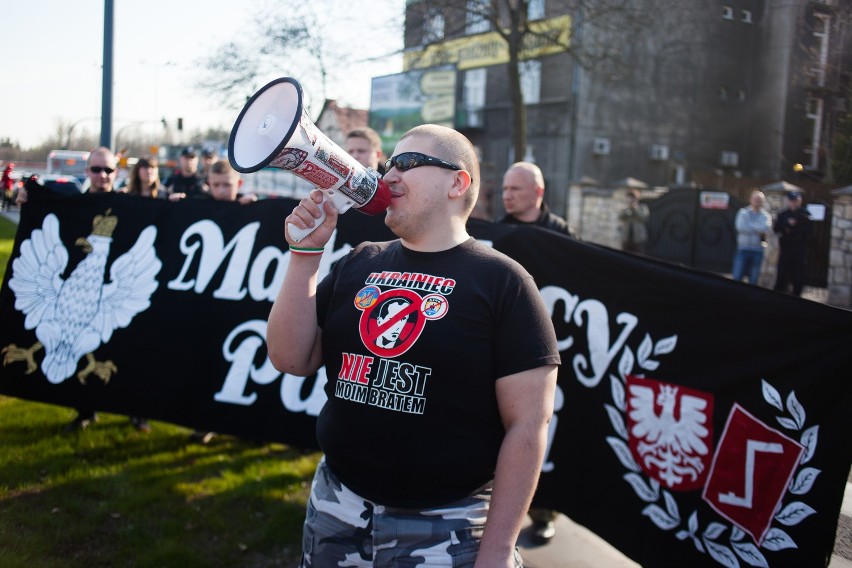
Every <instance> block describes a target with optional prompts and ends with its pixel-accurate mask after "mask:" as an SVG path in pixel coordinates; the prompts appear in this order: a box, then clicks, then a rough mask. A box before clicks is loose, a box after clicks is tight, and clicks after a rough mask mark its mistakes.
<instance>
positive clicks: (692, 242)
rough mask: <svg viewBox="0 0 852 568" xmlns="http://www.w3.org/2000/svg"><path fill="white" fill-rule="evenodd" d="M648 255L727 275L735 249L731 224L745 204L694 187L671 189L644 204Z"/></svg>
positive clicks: (723, 194) (734, 234) (726, 196)
mask: <svg viewBox="0 0 852 568" xmlns="http://www.w3.org/2000/svg"><path fill="white" fill-rule="evenodd" d="M646 203H647V205H648V208H649V209H650V212H651V215H650V217H649V219H648V243H647V244H646V249H645V252H646V254H648V255H649V256H653V257H656V258H660V259H663V260H667V261H669V262H675V263H678V264H684V265H686V266H690V267H692V268H697V269H699V270H708V271H712V272H721V273H728V272H730V271H731V264H732V262H733V259H734V252H736V249H737V233H736V230H735V228H734V221H735V219H736V216H737V211H738V210H739V209H740V208H741V207H743V206H744V205H745V202H744V201H742V200H741V199H739V198H738V197H736V196H733V195H730V194H728V193H723V192H718V191H708V190H701V189H696V188H691V187H689V188H674V189H672V190H670V191H669V192H668V193H666V194H665V195H663V196H662V197H660V198H659V199H654V200H649V201H647V202H646Z"/></svg>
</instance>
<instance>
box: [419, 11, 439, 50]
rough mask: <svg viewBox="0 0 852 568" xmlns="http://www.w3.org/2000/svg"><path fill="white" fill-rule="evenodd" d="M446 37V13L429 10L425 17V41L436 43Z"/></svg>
mask: <svg viewBox="0 0 852 568" xmlns="http://www.w3.org/2000/svg"><path fill="white" fill-rule="evenodd" d="M442 39H444V15H443V14H441V13H440V12H438V11H436V10H429V11H428V12H426V14H425V16H424V18H423V43H434V42H436V41H441V40H442Z"/></svg>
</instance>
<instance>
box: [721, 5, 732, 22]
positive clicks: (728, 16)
mask: <svg viewBox="0 0 852 568" xmlns="http://www.w3.org/2000/svg"><path fill="white" fill-rule="evenodd" d="M722 19H723V20H733V19H734V9H733V8H731V7H730V6H722Z"/></svg>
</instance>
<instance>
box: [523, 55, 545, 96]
mask: <svg viewBox="0 0 852 568" xmlns="http://www.w3.org/2000/svg"><path fill="white" fill-rule="evenodd" d="M518 71H519V72H520V74H521V93H522V94H523V96H524V104H527V105H535V104H538V102H539V101H540V100H541V61H535V60H531V61H521V62H520V63H518Z"/></svg>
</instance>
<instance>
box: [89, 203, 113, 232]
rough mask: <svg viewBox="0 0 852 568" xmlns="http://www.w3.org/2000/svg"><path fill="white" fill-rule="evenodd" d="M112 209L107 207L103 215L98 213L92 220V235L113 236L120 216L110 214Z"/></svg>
mask: <svg viewBox="0 0 852 568" xmlns="http://www.w3.org/2000/svg"><path fill="white" fill-rule="evenodd" d="M110 213H112V209H111V208H110V209H107V210H106V213H104V214H103V215H98V216H96V217H95V220H94V221H92V235H97V236H99V237H112V232H113V231H115V226H116V224H118V217H116V216H115V215H110Z"/></svg>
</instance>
